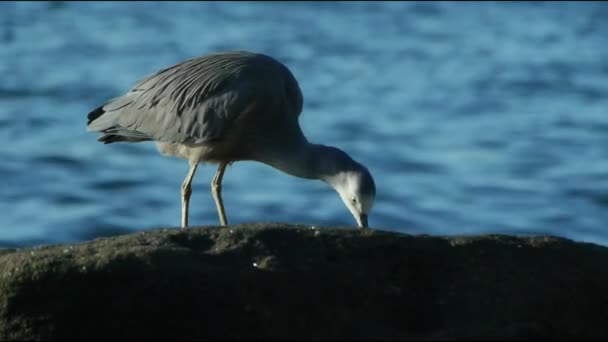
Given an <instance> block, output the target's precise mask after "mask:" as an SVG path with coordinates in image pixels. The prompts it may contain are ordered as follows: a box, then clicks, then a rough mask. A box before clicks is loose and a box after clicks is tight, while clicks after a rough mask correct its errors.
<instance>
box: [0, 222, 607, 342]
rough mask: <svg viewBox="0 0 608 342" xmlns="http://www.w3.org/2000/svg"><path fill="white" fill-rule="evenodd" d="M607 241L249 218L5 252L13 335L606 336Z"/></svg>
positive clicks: (6, 318) (1, 292) (2, 326)
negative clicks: (420, 232)
mask: <svg viewBox="0 0 608 342" xmlns="http://www.w3.org/2000/svg"><path fill="white" fill-rule="evenodd" d="M607 272H608V248H605V247H601V246H596V245H592V244H585V243H576V242H572V241H569V240H566V239H562V238H554V237H546V236H540V237H512V236H504V235H487V236H471V237H430V236H410V235H404V234H398V233H391V232H383V231H376V230H365V231H364V230H358V229H351V228H348V229H337V228H332V229H330V228H320V229H311V228H310V227H305V226H289V225H280V224H250V225H239V226H230V227H227V228H221V229H220V228H217V227H208V228H191V229H189V230H181V229H178V228H175V229H158V230H154V231H148V232H143V233H134V234H129V235H122V236H114V237H110V238H100V239H97V240H93V241H89V242H84V243H78V244H71V245H55V246H43V247H36V248H27V249H18V250H11V251H8V250H5V251H3V252H2V253H0V339H3V340H31V339H34V340H39V339H45V340H46V339H61V340H68V339H86V340H93V339H98V340H102V339H104V340H105V339H122V340H125V339H146V340H160V339H162V340H175V339H180V340H181V339H198V340H200V339H222V340H226V339H291V340H293V339H300V340H304V339H368V338H374V339H513V338H607V337H608V291H606V289H607V284H608V273H607Z"/></svg>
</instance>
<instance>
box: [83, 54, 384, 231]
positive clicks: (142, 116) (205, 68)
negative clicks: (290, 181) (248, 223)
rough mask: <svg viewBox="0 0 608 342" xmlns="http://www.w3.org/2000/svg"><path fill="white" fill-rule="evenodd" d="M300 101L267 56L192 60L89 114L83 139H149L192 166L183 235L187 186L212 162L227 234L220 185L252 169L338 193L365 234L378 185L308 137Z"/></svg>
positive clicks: (284, 70) (294, 84) (286, 74)
mask: <svg viewBox="0 0 608 342" xmlns="http://www.w3.org/2000/svg"><path fill="white" fill-rule="evenodd" d="M303 103H304V98H303V95H302V91H301V89H300V86H299V83H298V81H297V80H296V78H295V77H294V75H293V73H292V72H291V70H290V69H289V68H288V67H287V66H286V65H285V64H283V63H281V62H280V61H278V60H277V59H275V58H273V57H271V56H269V55H268V54H264V53H258V52H251V51H244V50H234V51H219V52H212V53H208V54H206V55H201V56H197V57H192V58H190V59H187V60H184V61H182V62H179V63H177V64H174V65H172V66H169V67H166V68H164V69H161V70H159V71H157V72H155V73H152V74H150V75H148V76H145V77H143V78H141V79H140V80H138V81H136V82H135V83H134V85H133V86H132V88H131V89H130V90H128V91H127V92H126V93H124V94H122V95H120V96H117V97H114V98H111V99H109V100H107V101H105V103H103V104H102V105H101V106H99V107H97V108H96V109H94V110H92V111H91V112H89V113H88V115H87V131H88V132H96V133H101V134H102V135H101V136H99V137H98V138H97V140H98V141H99V142H102V143H104V144H110V143H119V142H127V143H135V142H145V141H153V142H155V144H156V147H157V149H158V152H159V153H160V154H161V155H162V156H165V157H176V158H179V159H185V160H186V161H187V162H188V166H189V167H188V172H187V174H186V177H185V178H184V180H183V182H182V184H181V228H187V227H188V210H189V203H190V195H191V193H192V188H191V183H192V179H193V177H194V174H195V172H196V169H197V166H198V165H199V164H215V165H217V171H216V172H215V175H214V177H213V179H212V181H211V193H212V195H213V199H214V201H215V206H216V209H217V213H218V218H219V221H220V225H221V226H226V225H227V224H228V221H227V217H226V212H225V210H224V204H223V201H222V194H221V187H222V179H223V176H224V171H225V169H226V167H227V166H228V165H232V164H233V163H235V162H239V161H255V162H260V163H262V164H265V165H268V166H270V167H273V168H275V169H278V170H280V171H282V172H284V173H286V174H288V175H291V176H294V177H299V178H304V179H310V180H321V181H323V182H325V183H327V184H328V185H329V186H330V187H331V188H333V189H334V190H335V191H336V192H337V193H338V195H339V196H340V198H341V200H342V202H343V203H344V205H345V206H346V208H347V209H348V210H349V211H350V213H351V214H352V216H353V217H354V219H355V222H356V223H357V225H358V227H359V228H368V215H369V213H370V211H371V209H372V207H373V204H374V201H375V196H376V186H375V182H374V179H373V177H372V175H371V173H370V171H369V169H368V168H367V167H365V166H364V165H363V164H361V163H360V162H358V161H356V160H354V159H353V158H352V157H351V156H350V155H349V154H347V153H346V152H344V151H343V150H341V149H339V148H337V147H334V146H327V145H323V144H315V143H311V142H309V141H308V139H307V138H306V137H305V135H304V133H303V131H302V129H301V127H300V124H299V117H300V114H301V112H302V108H303Z"/></svg>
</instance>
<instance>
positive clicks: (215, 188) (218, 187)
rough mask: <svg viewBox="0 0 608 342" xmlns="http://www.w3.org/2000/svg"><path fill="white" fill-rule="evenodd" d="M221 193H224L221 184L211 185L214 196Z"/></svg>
mask: <svg viewBox="0 0 608 342" xmlns="http://www.w3.org/2000/svg"><path fill="white" fill-rule="evenodd" d="M220 191H222V185H221V184H216V183H211V192H212V193H213V194H217V193H219V192H220Z"/></svg>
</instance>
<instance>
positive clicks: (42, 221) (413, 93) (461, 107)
mask: <svg viewBox="0 0 608 342" xmlns="http://www.w3.org/2000/svg"><path fill="white" fill-rule="evenodd" d="M606 18H608V4H606V3H600V2H597V3H580V2H576V3H558V2H554V3H523V2H511V3H502V2H497V3H458V2H450V3H406V2H401V3H399V2H387V3H380V2H374V3H363V2H356V3H287V2H286V3H278V2H268V3H253V2H251V3H245V2H240V3H227V2H216V3H210V2H209V3H196V2H188V3H156V2H155V3H151V2H150V3H123V2H105V3H85V2H78V3H75V2H66V3H62V2H53V3H44V2H40V3H39V2H32V3H26V2H19V3H11V2H2V3H0V76H1V77H0V137H1V138H2V143H1V144H0V160H1V162H0V179H1V180H2V184H1V186H0V209H1V215H0V246H11V245H12V246H15V245H16V246H21V245H31V244H34V243H54V242H67V241H79V240H83V239H90V238H94V237H98V236H104V235H110V234H115V233H120V232H129V231H136V230H148V229H153V228H157V227H163V226H171V227H176V226H178V225H179V220H180V200H179V196H180V192H179V189H180V184H181V182H182V180H183V178H184V176H185V175H186V171H187V163H186V162H185V161H182V160H178V159H173V158H165V157H161V156H160V155H159V154H158V153H157V151H156V148H155V146H154V145H153V144H152V143H140V144H111V145H103V144H100V143H98V142H97V141H96V140H95V139H96V137H97V136H96V135H95V134H93V133H89V132H86V130H85V126H86V114H87V113H88V112H89V111H90V110H92V109H94V108H95V107H97V106H98V105H100V104H102V103H103V102H104V101H105V100H107V99H109V98H111V97H114V96H117V95H119V94H121V93H123V92H125V91H126V90H128V89H129V88H130V87H131V86H132V85H133V83H134V82H135V81H136V80H138V79H140V78H142V77H143V76H145V75H147V74H150V73H152V72H154V71H156V70H158V69H160V68H162V67H165V66H168V65H170V64H174V63H176V62H179V61H181V60H183V59H186V58H190V57H193V56H198V55H203V54H207V53H210V52H215V51H220V50H232V49H239V50H253V51H258V52H264V53H267V54H270V55H272V56H274V57H275V58H277V59H279V60H281V61H282V62H284V63H285V64H286V65H287V66H288V67H289V68H290V69H291V70H292V72H293V73H294V74H295V76H296V78H297V79H298V80H299V83H300V86H301V88H302V91H303V93H304V99H305V105H304V111H303V113H302V115H301V117H300V122H301V125H302V127H303V130H304V132H305V134H306V135H307V137H308V138H309V140H311V141H313V142H319V143H323V144H327V145H334V146H337V147H340V148H342V149H344V150H345V151H347V152H348V153H350V154H351V155H352V156H353V157H354V158H355V159H357V160H359V161H361V162H362V163H364V164H365V165H367V166H368V167H369V169H370V171H371V172H372V173H373V175H374V177H375V180H376V186H377V199H376V204H375V207H374V209H373V212H372V214H371V215H370V225H371V226H372V227H374V228H377V229H382V230H392V231H400V232H404V233H412V234H419V233H426V234H433V235H453V234H478V233H507V234H552V235H557V236H563V237H568V238H572V239H575V240H577V241H588V242H594V243H598V244H603V245H608V232H607V230H606V222H608V172H607V171H608V113H607V111H608V20H606ZM214 172H215V167H214V166H211V165H207V166H204V167H201V168H199V170H198V172H197V174H196V176H195V179H194V188H193V195H192V204H191V218H190V222H191V224H193V225H214V224H217V223H218V218H217V214H216V211H215V206H214V203H213V199H212V197H211V195H210V189H209V182H210V181H211V178H212V175H213V173H214ZM223 197H224V202H225V205H226V208H227V214H228V219H229V222H230V223H242V222H253V221H283V222H290V223H302V224H310V225H316V226H329V225H340V226H345V225H354V220H353V218H352V217H351V216H350V214H349V212H348V211H347V210H346V208H345V207H344V206H343V204H342V203H341V201H340V199H339V197H338V196H337V194H336V193H335V192H334V191H333V190H331V189H330V188H329V187H327V185H325V184H324V183H322V182H320V181H310V180H304V179H298V178H294V177H291V176H288V175H285V174H283V173H281V172H279V171H277V170H274V169H272V168H270V167H268V166H265V165H262V164H257V163H253V162H241V163H236V164H234V165H232V166H231V167H230V168H229V169H228V170H227V172H226V175H225V177H224V184H223Z"/></svg>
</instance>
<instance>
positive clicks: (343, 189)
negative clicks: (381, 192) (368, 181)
mask: <svg viewBox="0 0 608 342" xmlns="http://www.w3.org/2000/svg"><path fill="white" fill-rule="evenodd" d="M359 178H360V174H358V173H355V172H344V173H341V174H339V175H337V176H336V179H334V181H336V182H335V183H334V185H335V189H336V191H337V192H338V193H339V194H340V197H341V198H342V201H343V202H344V204H345V205H346V207H347V208H348V209H349V210H350V211H351V213H352V214H353V215H355V216H356V215H359V214H367V213H369V212H370V210H371V208H372V206H373V205H374V196H373V195H370V194H364V193H362V192H361V191H362V189H361V188H360V184H361V180H360V179H359Z"/></svg>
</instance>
